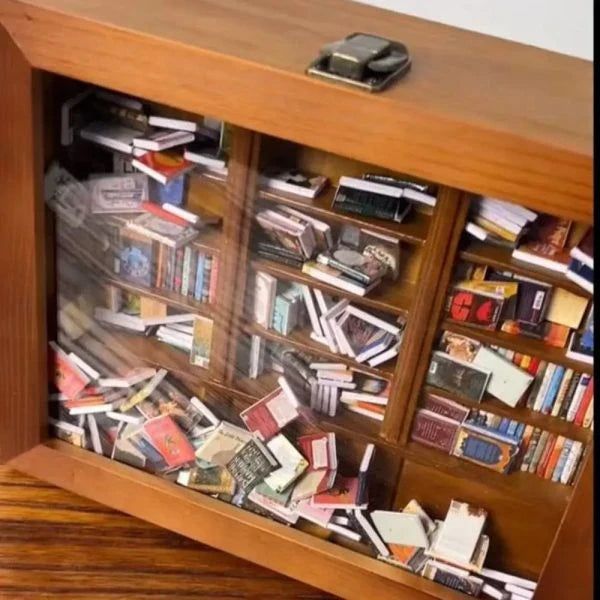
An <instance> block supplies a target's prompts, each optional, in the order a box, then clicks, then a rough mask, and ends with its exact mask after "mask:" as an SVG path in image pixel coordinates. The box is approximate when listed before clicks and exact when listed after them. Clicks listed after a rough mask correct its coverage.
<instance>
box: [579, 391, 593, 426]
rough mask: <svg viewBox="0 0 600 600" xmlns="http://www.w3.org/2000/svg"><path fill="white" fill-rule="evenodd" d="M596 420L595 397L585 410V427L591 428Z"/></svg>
mask: <svg viewBox="0 0 600 600" xmlns="http://www.w3.org/2000/svg"><path fill="white" fill-rule="evenodd" d="M593 420H594V399H593V398H592V401H591V402H590V405H589V406H588V409H587V410H586V411H585V415H584V417H583V423H582V425H583V427H586V428H589V427H590V425H591V424H592V421H593Z"/></svg>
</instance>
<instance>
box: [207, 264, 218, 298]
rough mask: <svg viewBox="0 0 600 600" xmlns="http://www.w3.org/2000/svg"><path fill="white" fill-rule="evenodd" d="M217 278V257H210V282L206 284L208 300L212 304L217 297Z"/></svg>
mask: <svg viewBox="0 0 600 600" xmlns="http://www.w3.org/2000/svg"><path fill="white" fill-rule="evenodd" d="M218 279H219V257H218V256H213V257H212V269H211V271H210V284H209V286H208V302H209V303H210V304H214V303H215V301H216V299H217V284H218Z"/></svg>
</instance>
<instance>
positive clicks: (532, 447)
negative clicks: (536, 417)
mask: <svg viewBox="0 0 600 600" xmlns="http://www.w3.org/2000/svg"><path fill="white" fill-rule="evenodd" d="M541 434H542V431H541V429H539V428H538V427H536V428H535V429H534V430H533V433H532V434H531V439H530V440H529V443H528V445H527V451H526V452H525V454H524V455H523V461H522V462H521V471H524V472H528V471H529V467H530V465H531V461H532V460H533V456H534V454H535V452H536V450H537V446H538V444H539V441H540V437H541Z"/></svg>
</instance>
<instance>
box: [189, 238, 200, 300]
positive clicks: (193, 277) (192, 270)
mask: <svg viewBox="0 0 600 600" xmlns="http://www.w3.org/2000/svg"><path fill="white" fill-rule="evenodd" d="M197 269H198V250H196V248H192V258H191V260H190V275H189V277H190V284H189V288H188V296H192V297H193V296H194V292H195V290H196V275H197Z"/></svg>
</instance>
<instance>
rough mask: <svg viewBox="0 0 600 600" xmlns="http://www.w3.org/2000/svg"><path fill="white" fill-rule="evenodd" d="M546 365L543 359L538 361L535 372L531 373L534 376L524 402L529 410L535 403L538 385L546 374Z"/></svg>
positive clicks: (538, 389) (539, 385)
mask: <svg viewBox="0 0 600 600" xmlns="http://www.w3.org/2000/svg"><path fill="white" fill-rule="evenodd" d="M547 367H548V363H547V362H546V361H545V360H543V361H540V363H539V364H538V369H537V371H536V372H535V373H531V374H532V375H533V376H534V380H533V384H532V385H531V391H530V392H529V396H528V397H527V402H526V406H527V408H528V409H529V410H533V405H534V404H535V400H536V398H537V395H538V392H539V391H540V387H541V386H542V383H543V381H544V377H545V376H546V369H547Z"/></svg>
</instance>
